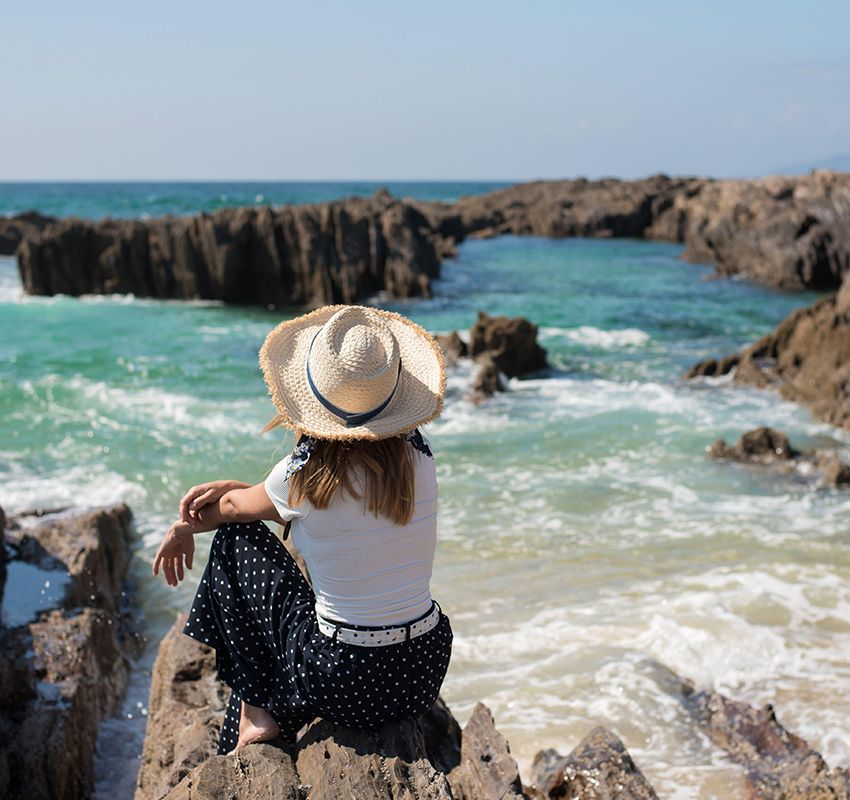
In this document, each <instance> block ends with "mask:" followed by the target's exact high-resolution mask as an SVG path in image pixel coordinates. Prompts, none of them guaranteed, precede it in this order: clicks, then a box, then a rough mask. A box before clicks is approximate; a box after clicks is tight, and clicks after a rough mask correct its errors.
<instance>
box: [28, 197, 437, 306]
mask: <svg viewBox="0 0 850 800" xmlns="http://www.w3.org/2000/svg"><path fill="white" fill-rule="evenodd" d="M18 267H19V269H20V273H21V280H22V282H23V285H24V289H25V290H26V291H27V292H29V293H30V294H47V295H49V294H56V293H59V292H63V293H65V294H70V295H80V294H83V293H112V292H122V293H123V292H130V293H133V294H135V295H136V296H138V297H161V298H207V299H216V300H223V301H225V302H229V303H245V304H257V305H262V306H287V305H302V304H310V305H323V304H326V303H352V302H355V301H356V300H358V299H360V298H363V297H367V296H370V295H373V294H375V293H377V292H378V291H381V290H384V291H386V292H388V293H389V294H390V295H392V296H394V297H411V296H427V295H428V293H429V292H430V281H431V279H432V278H434V277H436V276H437V275H438V274H439V269H440V262H439V258H438V257H437V252H436V250H435V248H434V244H433V242H432V240H431V237H430V228H429V226H428V223H427V221H426V219H425V218H424V216H423V215H422V214H421V213H420V212H419V211H417V210H416V209H415V208H413V207H412V206H410V205H408V204H404V203H401V202H399V201H396V200H393V199H392V198H391V197H389V196H388V195H386V194H379V195H376V196H375V197H373V198H349V199H346V200H339V201H336V202H332V203H322V204H318V205H304V206H283V207H280V208H275V209H272V208H268V207H265V208H241V209H222V210H220V211H216V212H214V213H212V214H207V213H202V214H200V215H198V216H197V217H185V218H184V217H162V218H159V219H154V220H150V221H146V222H145V221H141V220H114V219H106V220H101V221H97V222H94V221H89V220H81V219H73V218H69V219H64V220H61V221H59V222H57V223H55V224H54V225H51V226H49V227H48V228H46V229H44V230H43V231H42V232H41V233H38V234H36V235H33V236H28V237H26V238H25V239H24V241H22V242H21V245H20V247H19V248H18Z"/></svg>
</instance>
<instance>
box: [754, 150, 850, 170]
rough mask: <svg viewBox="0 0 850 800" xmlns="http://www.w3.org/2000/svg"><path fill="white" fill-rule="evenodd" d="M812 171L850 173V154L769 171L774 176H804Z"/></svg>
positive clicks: (803, 162) (802, 162)
mask: <svg viewBox="0 0 850 800" xmlns="http://www.w3.org/2000/svg"><path fill="white" fill-rule="evenodd" d="M813 169H831V170H834V171H835V172H850V153H841V154H839V155H834V156H828V157H826V158H815V159H812V160H811V161H800V162H798V163H796V164H786V165H785V166H783V167H778V168H777V169H773V170H771V173H772V174H774V175H806V174H808V173H809V172H811V171H812V170H813Z"/></svg>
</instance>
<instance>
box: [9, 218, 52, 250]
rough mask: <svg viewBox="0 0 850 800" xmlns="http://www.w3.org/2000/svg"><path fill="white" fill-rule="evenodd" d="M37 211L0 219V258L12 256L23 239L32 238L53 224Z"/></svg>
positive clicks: (50, 219)
mask: <svg viewBox="0 0 850 800" xmlns="http://www.w3.org/2000/svg"><path fill="white" fill-rule="evenodd" d="M55 221H56V220H55V218H54V217H47V216H45V215H44V214H39V213H38V212H37V211H25V212H24V213H23V214H16V215H15V216H13V217H0V256H11V255H14V253H15V250H16V249H17V247H18V245H19V244H20V243H21V241H22V240H23V239H26V238H32V237H34V236H35V235H36V234H38V233H41V231H43V230H44V229H45V228H46V227H47V226H48V225H52V224H53V223H54V222H55Z"/></svg>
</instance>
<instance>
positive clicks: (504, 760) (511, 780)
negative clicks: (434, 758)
mask: <svg viewBox="0 0 850 800" xmlns="http://www.w3.org/2000/svg"><path fill="white" fill-rule="evenodd" d="M460 758H461V760H460V764H459V765H458V766H457V767H455V768H454V769H453V770H452V771H451V772H450V773H449V776H448V780H449V784H450V786H451V791H452V795H451V796H452V797H453V798H454V800H522V798H525V794H524V793H523V789H522V781H521V780H520V776H519V767H517V763H516V761H515V760H514V758H513V756H512V755H511V750H510V747H509V746H508V742H507V740H506V739H505V737H504V736H502V734H501V733H499V731H497V730H496V726H495V724H494V722H493V715H492V714H491V713H490V709H489V708H487V706H485V705H484V704H483V703H477V704H476V706H475V708H474V709H473V711H472V716H470V718H469V722H467V723H466V725H465V726H464V728H463V735H462V738H461V753H460Z"/></svg>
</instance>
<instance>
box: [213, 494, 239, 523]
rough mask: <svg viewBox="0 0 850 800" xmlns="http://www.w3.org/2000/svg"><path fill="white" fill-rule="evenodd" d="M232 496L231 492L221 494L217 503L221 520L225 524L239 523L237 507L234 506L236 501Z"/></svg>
mask: <svg viewBox="0 0 850 800" xmlns="http://www.w3.org/2000/svg"><path fill="white" fill-rule="evenodd" d="M232 495H233V492H226V493H225V494H223V495H222V496H221V498H220V499H219V501H218V507H219V510H220V511H221V516H222V519H224V520H226V521H227V522H240V521H241V520H240V519H239V506H238V505H237V504H236V500H235V498H234V497H232Z"/></svg>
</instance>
